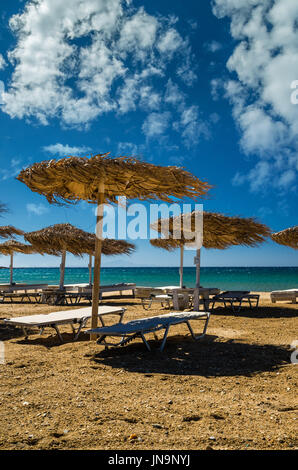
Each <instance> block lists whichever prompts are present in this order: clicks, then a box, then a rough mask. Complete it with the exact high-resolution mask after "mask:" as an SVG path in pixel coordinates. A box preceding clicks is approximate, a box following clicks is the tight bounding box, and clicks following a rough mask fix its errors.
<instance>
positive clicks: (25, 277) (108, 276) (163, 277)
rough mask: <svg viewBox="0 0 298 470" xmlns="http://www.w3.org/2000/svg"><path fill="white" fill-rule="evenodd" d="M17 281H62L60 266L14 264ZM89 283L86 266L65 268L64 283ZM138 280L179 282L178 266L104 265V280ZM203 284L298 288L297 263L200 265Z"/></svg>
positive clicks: (187, 271)
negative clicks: (281, 265) (241, 265)
mask: <svg viewBox="0 0 298 470" xmlns="http://www.w3.org/2000/svg"><path fill="white" fill-rule="evenodd" d="M6 282H9V269H1V270H0V284H1V283H6ZM14 282H26V283H47V284H57V283H59V268H15V269H14ZM84 282H86V283H88V282H89V272H88V269H87V268H66V270H65V284H75V283H84ZM119 282H135V283H136V284H137V285H138V286H152V287H156V286H164V285H177V284H179V270H178V268H176V267H170V268H165V267H162V268H160V267H155V268H148V267H146V268H139V267H138V268H134V267H127V268H116V267H112V268H111V267H109V268H102V270H101V283H102V284H114V283H119ZM194 283H195V268H194V267H187V268H184V284H185V285H186V286H187V287H193V286H194ZM201 285H202V286H205V287H218V288H220V289H223V290H227V289H233V290H251V291H271V290H277V289H291V288H298V267H276V268H272V267H270V268H268V267H267V268H260V267H257V268H254V267H249V268H247V267H242V268H239V267H234V268H233V267H230V268H222V267H220V268H216V267H212V268H207V267H204V268H201Z"/></svg>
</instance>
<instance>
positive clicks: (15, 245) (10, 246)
mask: <svg viewBox="0 0 298 470" xmlns="http://www.w3.org/2000/svg"><path fill="white" fill-rule="evenodd" d="M37 252H38V251H37V250H36V249H34V248H33V246H31V245H25V244H24V243H20V242H17V241H16V240H8V241H7V242H4V243H1V244H0V254H1V255H4V256H8V255H9V256H10V266H9V269H10V284H12V283H13V255H14V254H15V253H24V254H32V253H37Z"/></svg>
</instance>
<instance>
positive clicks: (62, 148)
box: [43, 143, 91, 156]
mask: <svg viewBox="0 0 298 470" xmlns="http://www.w3.org/2000/svg"><path fill="white" fill-rule="evenodd" d="M43 150H44V151H45V152H49V153H51V154H53V155H59V156H66V155H82V154H83V153H88V152H90V151H91V148H90V147H75V146H73V147H71V146H70V145H63V144H59V143H57V144H52V145H46V146H45V147H43Z"/></svg>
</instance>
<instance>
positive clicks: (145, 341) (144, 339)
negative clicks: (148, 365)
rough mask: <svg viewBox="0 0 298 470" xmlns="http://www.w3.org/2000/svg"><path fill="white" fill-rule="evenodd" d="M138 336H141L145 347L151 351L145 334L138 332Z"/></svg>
mask: <svg viewBox="0 0 298 470" xmlns="http://www.w3.org/2000/svg"><path fill="white" fill-rule="evenodd" d="M140 336H141V338H142V340H143V342H144V344H145V346H146V348H147V349H148V351H151V348H150V345H149V343H148V341H147V340H146V338H145V336H144V334H143V333H142V332H141V333H140Z"/></svg>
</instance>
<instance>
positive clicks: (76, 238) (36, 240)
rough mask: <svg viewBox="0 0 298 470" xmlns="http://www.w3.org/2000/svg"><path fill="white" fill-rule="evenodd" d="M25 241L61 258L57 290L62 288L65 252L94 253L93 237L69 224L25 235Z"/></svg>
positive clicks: (53, 226)
mask: <svg viewBox="0 0 298 470" xmlns="http://www.w3.org/2000/svg"><path fill="white" fill-rule="evenodd" d="M24 238H25V240H27V241H28V242H29V243H31V244H32V246H34V247H35V248H36V249H38V250H41V251H44V252H47V253H48V254H54V255H56V256H59V255H60V256H61V264H60V283H59V288H60V289H63V288H64V273H65V262H66V252H67V251H68V252H69V253H72V254H73V255H75V256H82V255H83V254H86V253H88V254H89V253H91V252H92V251H94V245H95V236H94V235H93V234H92V233H88V232H85V231H84V230H81V229H79V228H77V227H74V226H73V225H71V224H55V225H51V226H49V227H45V228H43V229H41V230H37V231H35V232H30V233H26V234H25V235H24Z"/></svg>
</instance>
